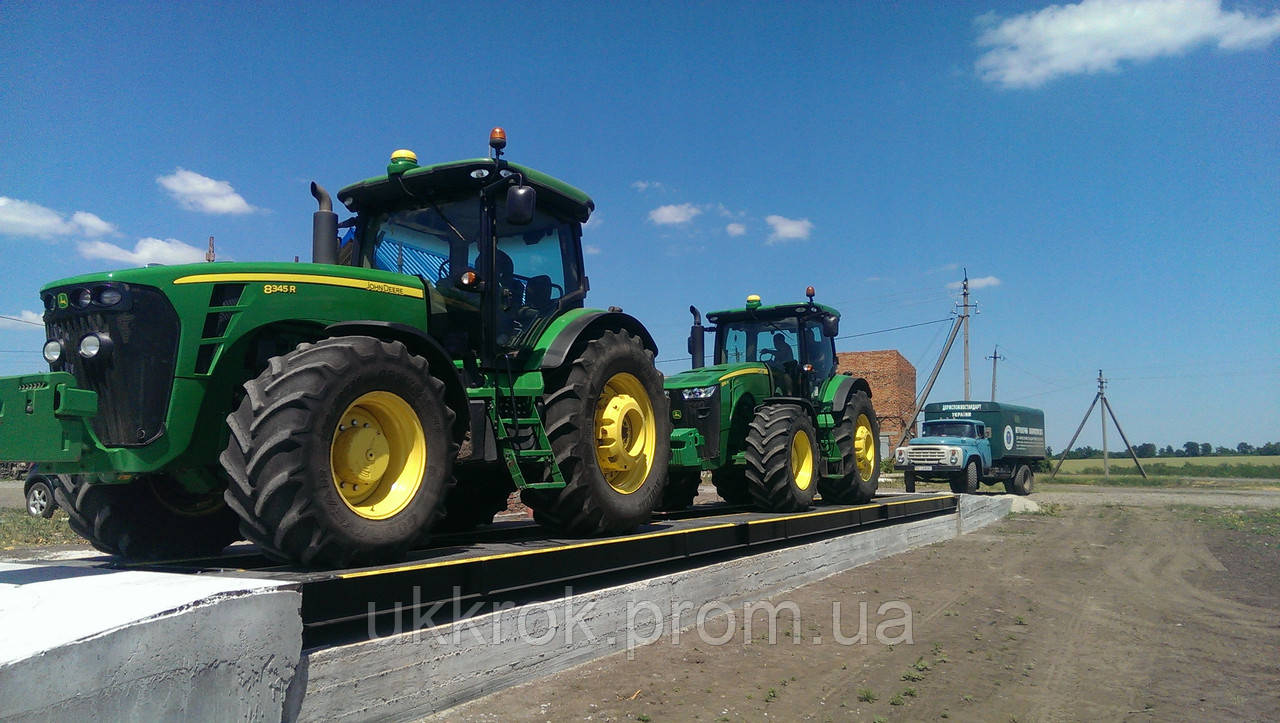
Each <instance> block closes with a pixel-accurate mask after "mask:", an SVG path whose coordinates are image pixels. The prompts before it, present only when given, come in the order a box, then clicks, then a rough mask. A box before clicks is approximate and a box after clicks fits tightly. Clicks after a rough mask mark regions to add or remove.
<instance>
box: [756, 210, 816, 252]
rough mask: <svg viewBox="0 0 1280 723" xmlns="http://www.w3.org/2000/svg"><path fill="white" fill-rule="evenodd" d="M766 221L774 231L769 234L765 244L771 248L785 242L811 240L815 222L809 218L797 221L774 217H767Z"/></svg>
mask: <svg viewBox="0 0 1280 723" xmlns="http://www.w3.org/2000/svg"><path fill="white" fill-rule="evenodd" d="M764 221H765V223H767V224H769V227H770V228H772V229H773V233H771V234H769V238H768V240H767V241H766V242H765V243H767V244H769V245H770V246H772V245H773V244H776V243H782V242H784V241H802V240H804V239H807V238H809V234H810V233H812V232H813V222H812V221H810V220H809V219H807V218H800V219H795V218H787V217H785V216H778V215H773V216H765V217H764Z"/></svg>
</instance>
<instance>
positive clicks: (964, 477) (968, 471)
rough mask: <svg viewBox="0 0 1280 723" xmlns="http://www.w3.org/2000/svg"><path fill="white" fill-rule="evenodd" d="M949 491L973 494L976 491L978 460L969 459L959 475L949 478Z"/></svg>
mask: <svg viewBox="0 0 1280 723" xmlns="http://www.w3.org/2000/svg"><path fill="white" fill-rule="evenodd" d="M951 491H952V492H954V493H955V494H958V495H960V494H966V495H974V494H977V493H978V462H977V460H973V459H971V460H969V462H968V463H967V464H965V466H964V471H963V472H961V473H960V475H959V476H957V477H953V478H951Z"/></svg>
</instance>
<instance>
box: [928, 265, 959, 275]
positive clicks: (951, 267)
mask: <svg viewBox="0 0 1280 723" xmlns="http://www.w3.org/2000/svg"><path fill="white" fill-rule="evenodd" d="M958 268H960V264H958V263H950V264H943V265H942V266H935V267H934V268H932V269H929V270H928V271H926V272H925V273H926V274H936V273H938V272H941V271H955V270H956V269H958Z"/></svg>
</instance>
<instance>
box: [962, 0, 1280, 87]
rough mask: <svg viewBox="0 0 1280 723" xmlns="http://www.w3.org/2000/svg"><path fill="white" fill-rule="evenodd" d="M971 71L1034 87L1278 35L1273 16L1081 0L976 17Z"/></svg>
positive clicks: (1130, 0)
mask: <svg viewBox="0 0 1280 723" xmlns="http://www.w3.org/2000/svg"><path fill="white" fill-rule="evenodd" d="M978 22H979V24H980V25H982V26H983V27H984V28H985V29H984V30H983V31H982V33H981V35H980V36H979V37H978V45H979V46H983V47H987V48H989V50H987V52H986V53H985V54H984V55H983V56H982V57H980V58H979V59H978V61H977V63H976V67H977V71H978V73H979V75H981V76H982V78H983V79H984V80H986V81H988V82H991V83H995V84H997V85H1001V86H1004V87H1006V88H1035V87H1038V86H1041V85H1043V84H1044V83H1046V82H1048V81H1049V80H1052V79H1053V78H1056V77H1058V76H1063V75H1075V74H1079V73H1097V72H1103V71H1115V70H1117V69H1118V67H1119V65H1120V63H1121V62H1122V61H1141V60H1150V59H1151V58H1156V57H1159V56H1162V55H1177V54H1179V53H1184V52H1186V51H1188V50H1191V49H1192V48H1195V47H1197V46H1201V45H1206V44H1209V43H1216V44H1217V46H1218V48H1220V49H1222V50H1242V49H1245V48H1257V47H1261V46H1263V45H1266V44H1267V43H1269V42H1271V41H1272V40H1274V39H1275V38H1276V37H1277V36H1280V13H1273V14H1271V15H1251V14H1247V13H1245V12H1241V11H1232V12H1224V11H1223V9H1222V4H1221V2H1220V1H1219V0H1083V2H1080V3H1078V4H1075V5H1050V6H1049V7H1047V8H1044V9H1043V10H1038V11H1035V12H1028V13H1023V14H1021V15H1015V16H1013V17H1010V18H1003V19H1001V18H999V17H998V16H995V15H993V14H988V15H984V16H982V17H980V18H978Z"/></svg>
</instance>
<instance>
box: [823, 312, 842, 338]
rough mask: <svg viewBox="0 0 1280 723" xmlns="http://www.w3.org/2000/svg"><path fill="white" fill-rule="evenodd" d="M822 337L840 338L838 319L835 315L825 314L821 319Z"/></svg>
mask: <svg viewBox="0 0 1280 723" xmlns="http://www.w3.org/2000/svg"><path fill="white" fill-rule="evenodd" d="M822 335H823V336H830V337H837V336H840V317H838V316H836V315H835V314H827V315H826V316H824V317H822Z"/></svg>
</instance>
